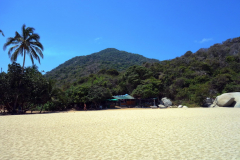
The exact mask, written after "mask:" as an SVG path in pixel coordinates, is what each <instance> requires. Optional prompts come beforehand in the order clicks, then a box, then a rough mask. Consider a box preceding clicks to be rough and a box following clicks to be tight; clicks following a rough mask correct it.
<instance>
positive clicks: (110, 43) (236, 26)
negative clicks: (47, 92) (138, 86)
mask: <svg viewBox="0 0 240 160" xmlns="http://www.w3.org/2000/svg"><path fill="white" fill-rule="evenodd" d="M239 8H240V1H239V0H220V1H219V0H148V1H147V0H68V1H66V0H64V1H63V0H51V1H50V0H41V1H33V0H31V1H30V0H21V1H19V0H11V1H4V0H0V29H1V30H2V31H3V32H4V34H5V37H2V36H0V46H3V44H4V43H5V42H6V39H7V38H8V37H13V36H14V35H15V31H18V32H20V31H21V27H22V25H23V24H26V26H27V27H28V26H29V27H34V28H35V29H36V30H35V32H36V33H38V34H39V35H40V36H41V39H40V42H41V43H42V44H43V46H44V52H43V54H44V59H42V60H41V65H40V64H39V63H38V62H37V61H36V64H37V66H39V70H44V71H50V70H52V69H53V68H55V67H57V66H58V65H59V64H62V63H64V62H65V61H67V60H68V59H71V58H73V57H75V56H82V55H89V54H91V53H94V52H98V51H100V50H103V49H106V48H116V49H119V50H124V51H128V52H131V53H137V54H141V55H143V56H145V57H148V58H155V59H159V60H167V59H173V58H175V57H178V56H181V55H183V54H184V53H185V52H187V51H189V50H190V51H192V52H196V51H197V50H198V49H200V48H208V47H210V46H211V45H213V44H215V43H221V42H223V41H225V40H226V39H229V38H235V37H239V36H240V19H239V17H240V12H239ZM1 48H2V47H0V54H1V58H0V67H2V68H3V71H5V72H6V71H7V67H8V64H9V63H11V61H10V59H9V57H8V54H7V51H8V50H6V51H3V49H1ZM22 61H23V60H22V57H19V58H18V61H17V62H18V63H20V64H21V65H22ZM30 65H31V61H30V59H29V58H28V57H27V59H26V66H30Z"/></svg>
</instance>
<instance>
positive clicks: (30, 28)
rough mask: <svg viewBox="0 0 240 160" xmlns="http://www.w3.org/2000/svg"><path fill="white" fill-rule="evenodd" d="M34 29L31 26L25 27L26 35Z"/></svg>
mask: <svg viewBox="0 0 240 160" xmlns="http://www.w3.org/2000/svg"><path fill="white" fill-rule="evenodd" d="M34 30H35V28H33V27H27V28H26V34H27V35H30V34H33V32H34Z"/></svg>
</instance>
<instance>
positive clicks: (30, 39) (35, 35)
mask: <svg viewBox="0 0 240 160" xmlns="http://www.w3.org/2000/svg"><path fill="white" fill-rule="evenodd" d="M39 39H40V36H39V35H38V34H35V33H34V34H32V35H30V36H29V37H28V38H27V40H26V41H28V42H31V41H37V42H38V41H39Z"/></svg>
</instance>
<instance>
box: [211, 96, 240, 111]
mask: <svg viewBox="0 0 240 160" xmlns="http://www.w3.org/2000/svg"><path fill="white" fill-rule="evenodd" d="M210 107H211V108H212V107H234V108H240V92H232V93H224V94H222V95H220V96H217V97H216V99H215V101H214V102H213V104H212V105H211V106H210Z"/></svg>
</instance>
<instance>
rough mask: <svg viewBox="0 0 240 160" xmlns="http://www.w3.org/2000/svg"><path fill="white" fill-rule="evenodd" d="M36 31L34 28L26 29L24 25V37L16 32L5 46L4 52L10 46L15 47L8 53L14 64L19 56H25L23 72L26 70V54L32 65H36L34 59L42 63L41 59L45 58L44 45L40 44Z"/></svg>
mask: <svg viewBox="0 0 240 160" xmlns="http://www.w3.org/2000/svg"><path fill="white" fill-rule="evenodd" d="M34 30H35V29H34V28H32V27H27V28H26V25H25V24H24V25H23V26H22V35H20V34H19V33H18V32H16V33H15V37H9V38H8V39H7V42H6V43H5V44H4V46H3V50H5V49H6V48H7V47H8V46H10V45H13V46H12V47H11V48H10V49H9V51H8V55H9V57H11V61H12V62H14V61H16V60H17V57H18V56H19V55H21V56H23V66H22V68H23V69H22V72H23V70H24V65H25V57H26V54H28V55H29V56H30V59H31V61H32V64H34V60H33V59H36V60H38V62H39V63H40V57H41V58H43V53H42V51H43V45H42V44H41V43H40V42H39V39H40V36H39V35H38V34H36V33H34ZM39 56H40V57H39Z"/></svg>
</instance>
